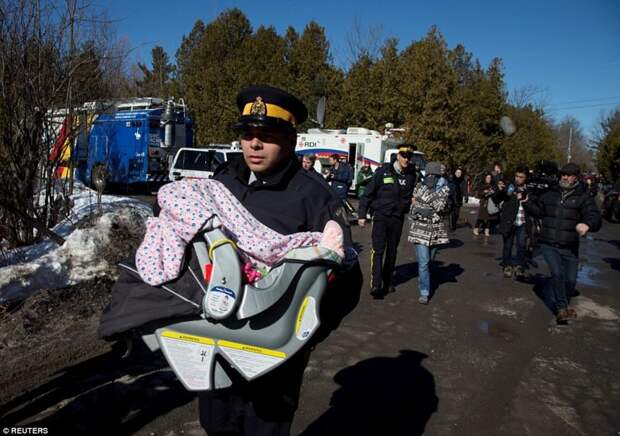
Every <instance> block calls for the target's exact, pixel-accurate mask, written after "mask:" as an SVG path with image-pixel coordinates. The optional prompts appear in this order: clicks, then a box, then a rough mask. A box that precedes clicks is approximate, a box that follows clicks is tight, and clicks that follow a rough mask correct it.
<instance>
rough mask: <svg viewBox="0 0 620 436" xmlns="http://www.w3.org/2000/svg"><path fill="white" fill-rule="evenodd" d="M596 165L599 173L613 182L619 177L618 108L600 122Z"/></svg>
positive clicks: (619, 110)
mask: <svg viewBox="0 0 620 436" xmlns="http://www.w3.org/2000/svg"><path fill="white" fill-rule="evenodd" d="M594 143H595V144H596V146H597V159H596V166H597V168H598V170H599V172H600V173H601V174H603V175H604V176H605V177H606V178H607V179H608V180H610V181H612V182H614V181H616V180H618V178H620V108H619V109H616V110H615V111H614V112H612V113H611V114H609V116H607V117H604V118H603V119H602V120H601V122H600V131H599V134H598V137H597V138H596V139H595V140H594Z"/></svg>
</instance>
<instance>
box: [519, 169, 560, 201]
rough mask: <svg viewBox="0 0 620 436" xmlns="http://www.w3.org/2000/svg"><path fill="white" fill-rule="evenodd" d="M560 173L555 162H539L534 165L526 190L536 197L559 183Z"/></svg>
mask: <svg viewBox="0 0 620 436" xmlns="http://www.w3.org/2000/svg"><path fill="white" fill-rule="evenodd" d="M559 173H560V171H559V169H558V164H556V163H555V162H553V161H550V160H539V161H538V162H536V165H534V169H533V170H532V172H531V174H530V176H529V178H528V181H527V183H526V186H525V189H526V190H527V191H528V192H530V193H532V194H534V195H538V194H541V193H543V192H545V191H546V190H547V189H549V188H550V187H552V186H554V185H556V184H557V183H558V180H559Z"/></svg>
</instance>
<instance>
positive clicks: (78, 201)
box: [0, 181, 152, 304]
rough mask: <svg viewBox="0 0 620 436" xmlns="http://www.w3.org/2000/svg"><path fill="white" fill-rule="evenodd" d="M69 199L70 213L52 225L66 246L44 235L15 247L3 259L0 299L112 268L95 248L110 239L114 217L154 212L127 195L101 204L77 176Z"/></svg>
mask: <svg viewBox="0 0 620 436" xmlns="http://www.w3.org/2000/svg"><path fill="white" fill-rule="evenodd" d="M71 199H72V200H73V208H72V210H71V213H70V215H69V216H68V217H67V218H66V219H64V220H63V221H62V222H60V223H59V224H58V225H56V226H55V227H54V228H53V230H54V231H55V232H56V233H58V234H59V235H60V236H62V237H64V238H65V243H64V244H63V245H62V246H58V244H56V243H55V242H53V241H50V240H45V241H43V242H41V243H39V244H36V245H32V246H29V247H20V248H18V249H16V250H13V251H11V252H9V253H7V256H6V257H5V258H4V259H2V265H1V266H0V304H1V303H6V302H7V301H14V300H21V299H23V298H26V297H28V296H30V295H32V294H34V293H35V292H37V291H38V290H40V289H43V288H45V289H56V288H61V287H65V286H70V285H74V284H76V283H78V282H80V281H83V280H89V279H92V278H94V277H96V276H100V275H104V274H106V273H108V272H109V271H110V267H111V266H113V265H109V264H108V263H107V262H106V261H105V260H103V259H102V258H101V257H100V256H98V255H97V253H98V252H100V249H101V247H103V246H105V245H106V244H107V243H108V241H109V235H110V232H111V231H112V229H113V223H122V222H128V221H132V220H143V221H145V220H146V219H147V218H148V217H149V216H152V211H151V206H150V205H148V204H146V203H143V202H141V201H139V200H135V199H131V198H127V197H118V196H112V195H103V196H102V198H101V205H100V207H99V208H98V205H97V193H96V192H95V191H93V190H91V189H89V188H87V187H86V186H84V185H83V184H81V183H80V182H78V181H76V182H75V188H74V194H73V195H72V196H71ZM78 223H79V224H80V225H79V228H78Z"/></svg>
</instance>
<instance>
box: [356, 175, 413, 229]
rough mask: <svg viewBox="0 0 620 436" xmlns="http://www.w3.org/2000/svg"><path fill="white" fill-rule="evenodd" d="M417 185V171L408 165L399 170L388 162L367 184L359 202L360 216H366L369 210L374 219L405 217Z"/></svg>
mask: <svg viewBox="0 0 620 436" xmlns="http://www.w3.org/2000/svg"><path fill="white" fill-rule="evenodd" d="M414 186H415V171H414V169H413V168H411V167H408V168H407V169H406V170H404V171H401V172H397V171H396V169H395V168H394V164H391V163H386V164H384V165H383V166H382V167H380V168H379V169H378V170H377V171H376V172H375V174H374V176H373V177H372V179H371V180H370V182H368V184H367V185H366V190H365V191H364V195H363V197H362V198H361V199H360V202H359V210H358V215H359V217H361V218H363V217H365V216H366V214H367V213H368V211H369V210H372V211H373V213H374V219H381V218H383V217H398V218H403V217H404V216H405V214H406V213H407V212H408V211H409V207H410V206H411V194H412V192H413V187H414Z"/></svg>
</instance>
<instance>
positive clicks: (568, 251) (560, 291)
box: [540, 244, 579, 311]
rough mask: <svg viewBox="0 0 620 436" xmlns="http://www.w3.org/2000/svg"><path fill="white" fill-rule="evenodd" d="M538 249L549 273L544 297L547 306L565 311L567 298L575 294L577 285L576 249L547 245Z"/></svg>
mask: <svg viewBox="0 0 620 436" xmlns="http://www.w3.org/2000/svg"><path fill="white" fill-rule="evenodd" d="M540 248H541V251H542V255H543V258H544V259H545V262H547V265H548V266H549V272H550V273H551V279H550V280H549V281H548V282H547V286H546V288H545V295H544V297H545V301H546V303H547V306H549V307H551V308H555V310H556V311H558V310H560V309H566V307H567V306H568V296H570V295H572V294H573V293H574V292H575V285H576V284H577V264H578V261H579V258H578V256H577V249H574V248H559V247H554V246H552V245H547V244H541V245H540Z"/></svg>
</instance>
